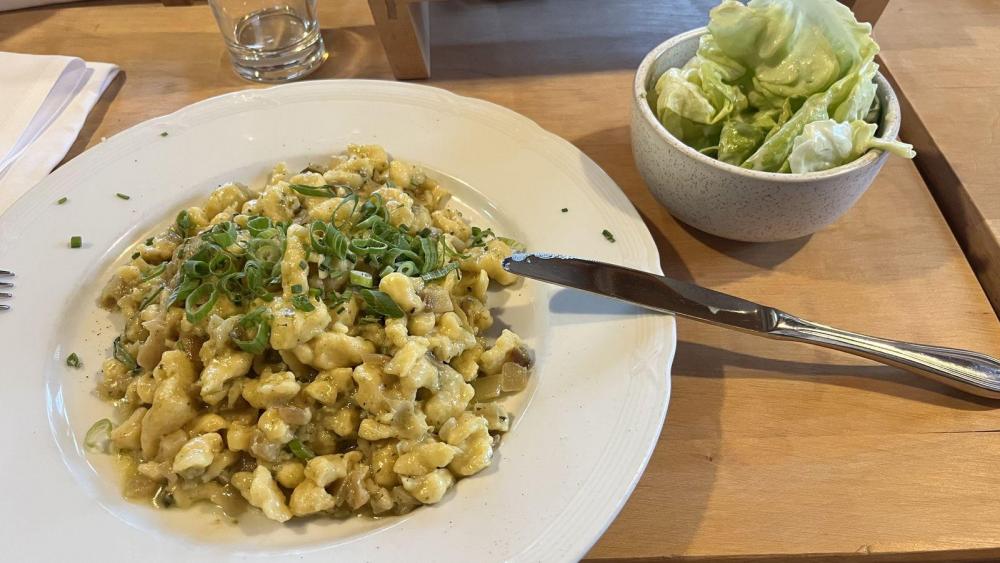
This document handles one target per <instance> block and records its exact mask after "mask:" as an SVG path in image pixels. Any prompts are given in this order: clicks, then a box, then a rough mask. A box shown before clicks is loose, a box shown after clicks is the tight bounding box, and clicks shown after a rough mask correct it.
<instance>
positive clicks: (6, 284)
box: [0, 282, 14, 289]
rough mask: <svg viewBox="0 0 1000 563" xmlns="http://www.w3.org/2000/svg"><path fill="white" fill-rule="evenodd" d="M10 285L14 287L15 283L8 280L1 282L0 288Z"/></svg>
mask: <svg viewBox="0 0 1000 563" xmlns="http://www.w3.org/2000/svg"><path fill="white" fill-rule="evenodd" d="M8 287H14V284H12V283H8V282H0V289H7V288H8Z"/></svg>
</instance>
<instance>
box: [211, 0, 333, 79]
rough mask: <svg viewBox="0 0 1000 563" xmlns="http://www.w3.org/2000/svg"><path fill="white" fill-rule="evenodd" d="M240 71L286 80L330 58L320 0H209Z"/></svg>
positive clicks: (255, 76)
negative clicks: (322, 29)
mask: <svg viewBox="0 0 1000 563" xmlns="http://www.w3.org/2000/svg"><path fill="white" fill-rule="evenodd" d="M208 3H209V5H211V6H212V12H213V13H214V14H215V20H216V21H217V22H218V23H219V29H220V30H221V31H222V36H223V38H224V39H225V40H226V46H227V47H229V54H230V56H231V57H232V59H233V66H234V67H236V73H237V74H239V75H240V76H242V77H243V78H246V79H247V80H254V81H257V82H287V81H290V80H295V79H297V78H301V77H303V76H305V75H307V74H309V73H310V72H312V71H314V70H316V69H317V68H318V67H319V65H321V64H323V61H325V60H326V56H327V55H326V49H325V48H324V47H323V38H322V37H321V36H320V34H319V21H318V19H317V17H316V0H208Z"/></svg>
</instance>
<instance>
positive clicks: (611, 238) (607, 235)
mask: <svg viewBox="0 0 1000 563" xmlns="http://www.w3.org/2000/svg"><path fill="white" fill-rule="evenodd" d="M601 234H602V235H604V238H606V239H608V242H615V235H613V234H611V231H609V230H607V229H604V230H603V231H601Z"/></svg>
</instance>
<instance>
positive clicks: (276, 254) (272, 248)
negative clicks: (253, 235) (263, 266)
mask: <svg viewBox="0 0 1000 563" xmlns="http://www.w3.org/2000/svg"><path fill="white" fill-rule="evenodd" d="M281 246H282V245H281V242H279V241H278V240H277V239H274V238H268V239H260V238H258V239H253V240H252V241H250V245H249V248H248V251H249V254H250V256H252V257H253V258H255V259H257V260H260V261H261V262H277V261H278V260H281V257H282V255H283V254H284V251H283V250H282V248H281Z"/></svg>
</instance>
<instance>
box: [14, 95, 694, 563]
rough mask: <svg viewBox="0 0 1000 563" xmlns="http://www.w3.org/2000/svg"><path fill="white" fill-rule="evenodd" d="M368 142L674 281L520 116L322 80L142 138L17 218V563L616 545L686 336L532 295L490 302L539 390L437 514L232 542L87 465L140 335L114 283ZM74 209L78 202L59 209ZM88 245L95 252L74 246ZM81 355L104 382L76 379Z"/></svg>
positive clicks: (248, 525)
mask: <svg viewBox="0 0 1000 563" xmlns="http://www.w3.org/2000/svg"><path fill="white" fill-rule="evenodd" d="M164 132H166V133H167V135H166V136H163V135H161V133H164ZM348 143H379V144H382V145H384V146H385V147H386V148H387V149H388V150H389V151H390V152H391V153H392V154H393V155H394V156H396V157H398V158H402V159H405V160H410V161H414V162H418V163H421V164H423V165H425V166H426V167H427V168H429V169H430V170H432V171H433V173H435V174H437V175H438V176H439V177H440V178H442V180H443V181H445V182H446V184H447V185H448V186H449V188H450V189H451V190H452V191H453V192H454V193H455V196H456V198H455V199H456V201H457V204H458V205H459V207H460V208H461V209H462V210H463V211H464V212H466V213H468V214H470V215H471V216H472V218H473V219H474V221H476V222H478V223H480V224H486V225H489V226H493V227H494V228H495V230H497V231H498V232H503V233H506V234H508V235H509V236H513V237H515V238H517V239H520V240H521V241H523V242H525V243H526V244H527V245H528V247H529V248H532V249H538V250H545V251H551V252H558V253H565V254H576V255H581V256H587V257H591V258H595V259H598V260H605V261H608V262H614V263H619V264H625V265H629V266H633V267H637V268H642V269H645V270H648V271H653V272H659V271H660V267H659V263H658V253H657V251H656V247H655V245H654V243H653V240H652V238H651V237H650V235H649V232H648V231H647V230H646V228H645V226H644V225H643V222H642V221H641V220H640V218H639V216H638V215H637V214H636V212H635V210H634V209H633V207H632V205H631V204H630V203H629V201H628V200H627V199H626V198H625V196H624V195H623V194H622V192H621V191H620V190H619V189H618V187H617V186H616V185H615V184H614V182H613V181H612V180H611V179H610V178H609V177H608V176H607V175H606V174H605V173H604V172H603V171H602V170H601V169H600V168H599V167H598V166H597V165H596V164H594V162H592V161H591V160H590V159H589V158H587V157H586V156H585V155H584V154H583V153H581V152H580V151H578V150H577V149H576V148H574V147H573V146H572V145H571V144H569V143H567V142H566V141H563V140H562V139H559V138H558V137H556V136H555V135H552V134H551V133H548V132H546V131H544V130H542V129H541V128H540V127H539V126H538V125H536V124H535V123H533V122H532V121H530V120H528V119H526V118H524V117H522V116H520V115H518V114H516V113H514V112H512V111H510V110H507V109H504V108H502V107H499V106H496V105H493V104H490V103H486V102H483V101H479V100H474V99H470V98H464V97H460V96H456V95H454V94H451V93H449V92H446V91H444V90H439V89H435V88H428V87H424V86H416V85H410V84H401V83H394V82H375V81H354V80H340V81H329V82H306V83H300V84H294V85H289V86H281V87H277V88H271V89H267V90H253V91H246V92H239V93H234V94H229V95H225V96H221V97H218V98H212V99H210V100H206V101H204V102H201V103H198V104H195V105H192V106H190V107H187V108H185V109H183V110H181V111H178V112H177V113H174V114H172V115H168V116H165V117H162V118H159V119H155V120H152V121H147V122H145V123H142V124H140V125H137V126H135V127H133V128H131V129H129V130H128V131H125V132H123V133H121V134H119V135H116V136H115V137H113V138H111V139H108V140H107V141H105V142H103V143H101V144H100V145H99V146H97V147H95V148H93V149H91V150H89V151H87V152H86V153H84V154H82V155H81V156H79V157H78V158H76V159H74V160H73V161H72V162H70V163H69V164H67V165H66V166H63V167H62V168H60V169H59V170H58V171H56V172H55V173H54V174H53V175H51V176H50V177H48V178H47V179H46V180H45V181H44V182H42V183H41V184H40V185H39V186H38V187H36V188H35V189H33V190H31V191H30V192H29V193H28V194H27V195H26V196H24V197H23V198H21V199H20V200H19V201H18V202H17V203H16V204H15V205H14V206H13V207H12V208H10V209H9V210H8V211H7V212H6V213H5V214H3V215H2V217H0V267H2V268H5V269H12V270H14V271H15V272H17V278H16V280H15V281H16V282H17V286H16V288H15V289H14V293H15V297H14V299H13V301H12V302H11V303H12V304H13V306H14V308H13V310H11V311H8V312H6V313H0V347H2V349H3V352H2V353H0V361H2V364H0V373H2V376H3V377H2V386H3V387H2V393H3V397H4V401H3V408H2V409H0V423H2V428H3V431H2V432H0V451H2V452H3V454H2V455H0V475H3V479H4V484H5V486H4V492H3V497H2V498H3V502H2V504H0V521H2V522H3V525H2V526H0V545H3V546H4V547H3V549H4V552H5V553H4V555H3V559H6V560H9V561H43V560H44V561H58V560H75V559H78V558H80V557H83V558H84V559H88V558H90V559H94V560H98V559H99V560H101V561H131V560H136V559H139V558H140V557H141V558H143V559H149V560H163V561H168V560H169V561H187V562H192V561H213V562H214V561H219V560H223V559H247V558H254V557H258V556H289V557H290V556H294V557H295V560H298V561H333V560H337V561H355V560H358V561H360V560H365V561H374V560H385V561H399V560H417V561H425V560H432V559H433V560H436V561H470V560H478V561H494V560H537V561H555V560H569V559H576V558H579V557H581V556H582V555H583V554H584V553H585V552H586V550H587V549H588V548H589V547H590V546H591V545H593V543H594V542H595V541H596V540H597V539H598V538H599V537H600V535H601V533H602V532H603V531H604V530H605V528H606V527H607V526H608V524H609V523H610V522H611V520H612V519H613V518H614V516H615V515H616V514H617V513H618V511H619V510H620V509H621V507H622V505H623V504H624V502H625V500H626V498H627V497H628V495H629V493H630V492H631V491H632V488H633V487H634V485H635V483H636V481H637V480H638V478H639V475H640V474H641V472H642V470H643V468H644V467H645V465H646V462H647V460H648V459H649V455H650V453H651V451H652V449H653V446H654V444H655V443H656V439H657V436H658V435H659V433H660V427H661V426H662V424H663V420H664V416H665V415H666V411H667V401H668V397H669V392H670V382H669V368H670V362H671V360H672V358H673V353H674V348H675V345H676V337H675V329H674V321H673V318H671V317H668V316H663V315H655V314H649V313H645V312H642V311H640V310H638V309H636V308H633V307H630V306H628V305H624V304H620V303H618V302H613V301H610V300H604V299H600V298H597V297H593V296H589V295H586V294H582V293H579V292H574V291H571V290H562V289H558V288H555V287H552V286H547V285H544V284H540V283H535V282H531V281H523V282H519V283H518V284H517V285H515V286H513V287H514V289H513V290H512V291H510V292H506V293H493V294H491V296H490V306H491V307H492V308H494V309H495V310H496V308H497V307H501V306H502V309H501V310H500V313H499V315H498V319H499V321H500V322H499V323H498V324H500V325H508V326H512V327H513V328H514V329H515V330H516V331H517V332H519V333H520V334H521V335H522V336H524V337H525V339H526V341H527V343H528V345H529V346H530V347H531V348H532V349H533V351H534V354H535V356H536V361H537V368H536V370H535V372H534V376H533V380H532V385H531V386H530V387H529V388H528V389H527V390H526V391H525V392H524V393H522V394H521V395H519V396H518V397H516V398H515V399H514V401H513V403H512V407H513V409H514V413H515V423H514V426H513V428H512V429H511V432H510V433H509V434H507V435H506V436H505V438H504V440H503V443H502V444H501V446H500V449H499V455H498V456H497V458H496V460H495V463H494V465H493V466H492V467H491V468H490V469H488V470H487V471H484V472H483V473H480V474H479V475H476V476H474V477H472V478H469V479H465V480H463V481H461V482H459V484H458V486H457V488H456V489H457V490H455V491H452V492H451V493H449V495H448V496H447V497H446V498H445V500H444V501H443V502H442V503H440V504H438V505H436V506H433V507H424V508H421V509H419V510H416V511H415V512H413V513H411V514H409V515H407V516H404V517H399V518H387V519H382V520H378V521H372V520H364V519H360V518H355V519H350V520H346V521H333V520H329V519H326V520H322V519H314V520H310V521H308V522H306V523H300V524H294V525H288V526H282V525H279V524H274V523H271V522H268V521H266V520H264V519H263V518H261V517H245V518H242V519H241V520H240V522H239V524H238V525H233V524H231V523H227V522H224V521H221V520H220V519H219V518H217V517H216V516H214V513H213V512H212V511H211V510H209V509H208V508H207V507H206V508H202V509H192V510H188V511H184V510H168V511H155V510H153V509H151V508H149V507H146V506H142V505H137V504H131V503H128V502H125V501H123V500H121V498H120V497H119V485H118V479H117V477H116V472H115V470H114V468H113V467H112V461H111V458H110V456H103V455H89V454H86V453H85V452H84V450H83V448H82V437H83V434H84V433H85V432H86V430H87V429H88V428H89V427H90V425H91V424H92V423H93V422H94V421H95V420H97V419H99V418H104V417H106V416H108V415H109V412H110V409H109V407H108V405H106V404H104V403H102V402H100V401H99V400H98V399H97V398H96V396H95V394H94V385H95V383H96V379H97V378H98V377H99V368H100V363H101V361H102V359H103V358H104V357H105V356H106V354H107V353H108V349H109V348H110V343H111V341H112V339H113V338H114V336H115V334H116V333H117V331H118V330H119V328H120V324H117V325H116V324H115V319H113V318H112V317H110V316H108V314H106V313H104V312H102V311H100V310H99V309H98V308H97V306H96V305H95V298H96V295H97V293H98V290H99V287H100V286H101V285H102V284H103V282H104V281H105V280H106V279H107V277H108V275H109V269H110V267H111V266H112V264H114V263H115V262H116V261H118V260H120V259H121V258H122V256H123V254H124V253H127V252H128V250H129V248H130V246H131V245H132V244H134V243H136V242H137V241H140V240H142V239H143V238H145V236H146V234H147V233H150V232H152V231H153V230H154V229H156V228H157V227H158V226H160V225H162V224H163V223H164V220H165V219H166V218H168V217H173V216H174V214H175V213H176V212H177V210H178V209H180V208H181V207H182V206H183V205H185V204H189V203H190V202H192V201H195V200H197V199H198V198H202V197H204V196H205V195H206V194H207V193H208V191H209V190H210V189H211V188H213V187H214V186H216V185H218V184H219V183H222V182H224V181H228V180H241V181H244V182H251V181H254V180H260V179H262V177H263V173H264V171H265V170H267V169H268V168H269V167H270V166H271V165H272V164H273V163H274V162H277V161H280V160H286V161H288V162H289V164H290V165H293V166H299V165H305V164H306V163H307V162H308V161H310V160H313V161H316V160H317V159H319V158H321V157H323V156H324V155H329V154H331V153H333V152H338V151H340V150H342V149H343V148H344V146H345V145H346V144H348ZM115 192H124V193H127V194H130V195H131V196H132V198H131V199H130V200H129V201H123V200H121V199H118V198H116V197H115V195H114V194H115ZM62 196H67V197H69V202H68V203H66V204H64V205H56V204H55V201H56V200H57V199H58V198H60V197H62ZM563 207H568V208H569V212H568V213H562V212H561V211H560V210H561V208H563ZM603 228H608V229H610V230H611V231H612V232H614V234H615V236H616V238H617V242H616V243H614V244H611V243H609V242H608V241H606V240H604V238H603V236H602V235H601V230H602V229H603ZM71 235H81V236H82V237H83V239H84V245H83V248H81V249H76V250H71V249H70V248H68V241H69V238H70V236H71ZM71 352H76V353H77V354H79V356H80V357H81V358H82V359H83V362H84V369H82V370H73V369H70V368H67V367H66V366H65V357H66V356H67V355H68V354H69V353H71Z"/></svg>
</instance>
